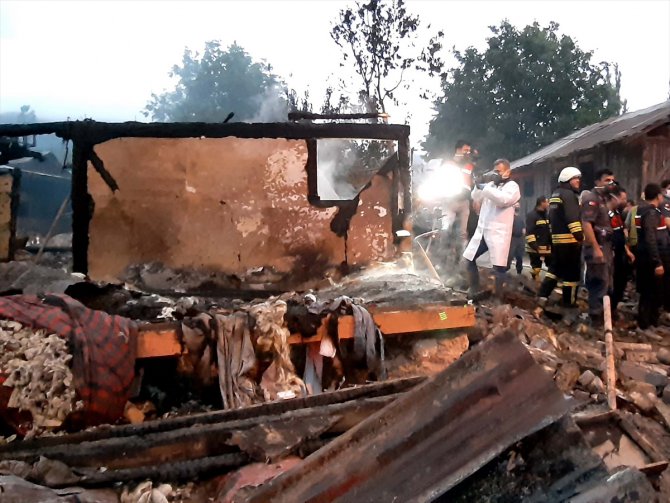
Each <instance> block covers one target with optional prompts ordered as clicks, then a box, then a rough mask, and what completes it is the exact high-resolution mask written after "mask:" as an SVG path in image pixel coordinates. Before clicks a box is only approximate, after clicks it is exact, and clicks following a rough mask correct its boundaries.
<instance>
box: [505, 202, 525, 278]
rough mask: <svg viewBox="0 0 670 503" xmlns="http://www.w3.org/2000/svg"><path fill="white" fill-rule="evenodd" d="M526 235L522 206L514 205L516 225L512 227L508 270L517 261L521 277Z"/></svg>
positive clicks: (517, 269) (517, 270)
mask: <svg viewBox="0 0 670 503" xmlns="http://www.w3.org/2000/svg"><path fill="white" fill-rule="evenodd" d="M525 233H526V224H525V222H524V219H523V217H522V216H521V205H520V204H519V203H516V204H515V205H514V225H512V243H511V245H510V250H509V254H508V257H507V269H510V268H511V267H512V261H513V260H514V261H516V273H517V274H518V275H520V274H521V273H522V272H523V252H524V246H523V243H524V234H525Z"/></svg>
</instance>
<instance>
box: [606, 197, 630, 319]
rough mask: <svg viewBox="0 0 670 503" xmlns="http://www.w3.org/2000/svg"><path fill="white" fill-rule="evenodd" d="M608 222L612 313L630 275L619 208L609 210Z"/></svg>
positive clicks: (620, 298)
mask: <svg viewBox="0 0 670 503" xmlns="http://www.w3.org/2000/svg"><path fill="white" fill-rule="evenodd" d="M609 217H610V224H611V226H612V249H613V250H614V264H613V266H614V268H613V272H612V288H611V291H612V314H614V312H615V311H616V309H617V306H618V304H619V302H621V300H622V299H623V294H624V292H625V290H626V285H627V284H628V277H629V276H630V264H629V263H628V255H627V254H626V233H625V231H624V221H623V216H622V215H621V212H620V211H619V210H610V211H609Z"/></svg>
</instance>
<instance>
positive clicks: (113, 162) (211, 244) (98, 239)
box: [88, 138, 395, 288]
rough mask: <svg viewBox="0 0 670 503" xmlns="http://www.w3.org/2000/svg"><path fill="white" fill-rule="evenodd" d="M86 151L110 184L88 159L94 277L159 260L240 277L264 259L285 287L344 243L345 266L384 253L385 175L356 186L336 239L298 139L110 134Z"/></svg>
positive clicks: (387, 219)
mask: <svg viewBox="0 0 670 503" xmlns="http://www.w3.org/2000/svg"><path fill="white" fill-rule="evenodd" d="M95 151H96V153H97V154H98V155H99V156H100V158H101V159H102V160H103V162H104V163H105V167H106V169H107V170H108V171H109V172H110V173H111V175H112V176H113V177H114V178H115V179H116V181H117V183H118V185H119V190H118V191H117V192H116V193H115V194H112V192H111V191H110V189H109V188H108V187H107V185H106V184H105V183H104V182H103V181H102V179H101V178H100V176H99V175H98V174H97V173H96V172H95V171H94V169H93V168H92V166H90V165H89V169H88V177H89V182H88V183H89V192H90V194H91V196H92V197H93V200H94V203H95V209H94V213H93V218H92V220H91V224H90V231H89V235H90V244H89V250H88V264H89V274H90V276H91V277H92V278H94V279H111V278H118V277H119V276H120V275H122V273H123V272H124V270H125V269H126V268H127V267H128V266H130V265H133V264H138V263H147V262H162V263H163V264H165V265H167V266H170V267H173V268H188V269H197V270H216V271H218V272H224V273H227V274H231V275H233V274H234V275H236V276H238V277H240V278H244V276H245V274H247V272H248V271H249V270H250V269H253V268H259V267H266V268H271V269H272V270H274V271H276V272H277V273H278V277H280V278H281V279H280V280H278V281H280V282H281V284H282V286H283V287H285V288H290V287H292V286H295V285H297V284H299V283H300V282H301V281H303V280H305V279H306V278H305V276H319V275H322V274H323V272H324V271H325V270H326V269H327V268H329V267H336V266H339V265H340V264H342V263H343V262H345V252H346V259H347V263H348V264H349V265H350V266H360V265H365V264H368V263H370V262H372V261H376V260H388V259H390V258H392V257H393V256H394V253H395V249H394V246H393V244H392V238H393V236H392V215H391V211H390V210H389V207H390V201H391V185H392V184H391V179H390V176H389V177H386V176H379V175H377V176H375V177H374V179H373V180H372V184H371V187H370V188H369V189H367V190H364V191H363V192H362V194H361V200H360V204H359V207H358V212H357V213H356V214H355V215H354V217H353V218H352V220H351V226H350V229H349V234H348V239H347V242H346V246H345V239H344V238H343V237H338V236H337V235H336V234H335V233H333V232H332V231H331V229H330V223H331V220H332V219H333V217H334V216H335V214H336V213H337V211H338V209H337V208H336V207H328V208H317V207H315V206H312V205H310V203H309V202H308V199H307V195H308V183H307V170H306V165H307V155H308V154H307V145H306V141H304V140H284V139H240V138H221V139H213V138H202V139H198V138H180V139H156V138H119V139H115V140H111V141H108V142H105V143H103V144H100V145H97V146H96V147H95Z"/></svg>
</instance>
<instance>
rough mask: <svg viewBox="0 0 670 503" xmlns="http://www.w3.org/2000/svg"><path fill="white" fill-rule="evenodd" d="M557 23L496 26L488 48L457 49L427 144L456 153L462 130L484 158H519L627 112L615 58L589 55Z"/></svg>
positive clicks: (436, 152) (431, 148) (432, 148)
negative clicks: (596, 58) (602, 59)
mask: <svg viewBox="0 0 670 503" xmlns="http://www.w3.org/2000/svg"><path fill="white" fill-rule="evenodd" d="M558 28H559V26H558V24H556V23H553V22H552V23H550V24H549V26H548V27H540V25H539V24H538V23H537V22H536V23H533V24H532V25H529V26H526V27H525V28H523V29H522V30H518V29H517V28H515V27H514V26H512V25H511V24H510V23H509V22H508V21H506V20H505V21H503V22H502V23H501V24H500V26H491V27H490V29H491V32H492V35H491V36H490V37H489V38H488V39H487V47H486V50H484V51H483V52H480V51H478V50H477V49H475V48H473V47H469V48H467V49H466V50H465V51H463V52H460V51H456V50H455V51H454V54H455V57H456V60H457V62H458V65H457V66H456V67H455V68H452V69H451V70H449V71H448V72H446V74H445V75H444V76H443V79H442V90H443V95H442V97H441V98H440V99H438V100H437V101H436V103H435V108H436V112H437V113H436V115H435V117H434V119H433V120H432V121H431V123H430V129H429V133H428V138H427V140H426V142H425V143H424V148H425V149H426V150H427V151H428V152H429V153H430V154H432V155H433V156H436V157H437V156H443V155H445V154H450V152H451V151H452V148H453V145H454V143H455V142H456V141H457V139H459V138H464V139H467V140H469V141H472V142H473V143H474V144H475V145H476V146H477V147H478V149H479V151H480V152H481V153H482V161H484V162H485V163H486V164H485V165H486V166H488V163H489V162H491V161H492V160H493V159H495V158H496V157H507V158H510V159H517V158H520V157H522V156H524V155H527V154H529V153H531V152H533V151H535V150H537V149H539V148H541V147H542V146H544V145H547V144H549V143H551V142H552V141H554V140H556V139H558V138H561V137H563V136H566V135H568V134H569V133H570V132H572V131H573V130H575V129H578V128H581V127H584V126H587V125H589V124H592V123H595V122H599V121H602V120H604V119H606V118H608V117H612V116H614V115H617V114H619V113H620V112H621V109H622V106H623V105H624V104H623V103H622V101H621V98H620V96H619V89H620V83H621V73H620V72H619V69H618V66H617V65H616V64H611V63H607V62H601V63H598V64H594V63H592V62H591V59H592V56H593V54H592V52H590V51H583V50H582V49H580V48H579V47H578V46H577V44H576V42H575V41H574V40H573V39H572V38H571V37H569V36H567V35H560V34H559V33H558Z"/></svg>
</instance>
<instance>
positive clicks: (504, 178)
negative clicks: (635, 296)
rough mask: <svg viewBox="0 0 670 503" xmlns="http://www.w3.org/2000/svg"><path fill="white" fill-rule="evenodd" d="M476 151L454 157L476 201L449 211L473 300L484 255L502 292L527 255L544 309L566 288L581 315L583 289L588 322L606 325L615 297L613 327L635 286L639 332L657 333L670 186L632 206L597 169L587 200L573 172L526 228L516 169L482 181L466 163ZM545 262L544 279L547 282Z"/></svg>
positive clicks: (668, 260)
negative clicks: (605, 307)
mask: <svg viewBox="0 0 670 503" xmlns="http://www.w3.org/2000/svg"><path fill="white" fill-rule="evenodd" d="M471 148H472V147H471V145H470V144H469V143H467V142H459V143H458V144H457V149H456V155H455V157H454V160H455V161H456V162H459V161H460V162H461V164H462V166H463V174H464V176H465V177H466V178H465V180H466V181H467V179H468V178H467V177H470V181H471V186H472V191H471V193H470V197H469V198H468V202H463V201H461V200H459V202H458V205H457V206H454V207H453V208H451V209H449V208H447V212H446V215H447V217H448V220H447V222H448V224H447V225H452V224H453V223H456V222H460V223H461V225H460V226H459V229H460V232H459V233H458V235H457V236H454V235H453V234H452V238H456V239H457V240H463V242H464V243H467V244H466V245H465V251H464V252H463V254H462V256H463V258H464V260H465V266H466V267H465V269H466V271H467V276H468V281H469V289H468V293H469V294H470V295H471V296H476V295H477V294H478V292H480V284H479V271H478V267H477V259H478V258H479V257H480V256H482V255H483V254H484V253H486V252H487V251H488V252H489V255H490V261H491V265H492V267H493V274H494V277H495V291H496V293H498V294H500V293H501V292H502V290H503V287H504V283H505V281H506V278H507V271H508V270H509V269H510V267H511V263H512V261H513V259H516V269H517V272H519V273H521V271H522V267H523V265H522V264H523V254H524V251H525V252H526V253H528V255H529V259H530V265H531V275H532V276H533V278H535V279H536V280H538V281H540V279H542V281H541V284H540V288H539V303H540V305H545V304H546V303H547V302H548V298H549V296H550V294H551V292H552V291H553V290H554V289H555V288H556V287H557V286H559V285H560V286H561V288H562V300H561V304H562V306H564V307H565V308H574V307H575V306H576V300H577V289H578V287H579V285H580V284H583V285H584V286H585V287H586V289H587V291H588V306H589V317H590V319H591V323H592V324H593V325H594V326H601V325H602V323H603V299H604V297H605V296H606V295H609V296H610V299H611V308H612V317H613V319H615V320H616V319H617V317H618V315H617V307H618V305H619V303H620V302H621V301H622V299H623V295H624V292H625V290H626V287H627V285H628V282H629V281H630V280H631V279H633V278H634V279H635V281H636V286H637V291H638V292H639V304H638V325H639V327H640V328H642V329H646V328H649V327H652V326H655V325H657V324H658V323H659V317H660V314H661V309H664V310H665V311H666V312H667V313H669V314H670V180H667V181H664V182H662V183H661V184H660V185H659V184H655V183H650V184H648V185H647V186H646V187H645V188H644V193H643V194H642V198H643V199H642V200H641V201H640V202H639V204H638V205H635V204H634V203H633V201H629V199H628V194H627V192H626V190H625V189H624V188H623V187H622V186H621V185H619V183H618V182H617V180H616V177H615V176H614V173H613V172H612V171H611V170H609V169H601V170H599V171H597V172H596V173H595V183H594V187H593V188H592V189H591V190H584V191H583V192H582V191H581V190H582V173H581V172H580V170H579V169H577V168H575V167H566V168H564V169H563V170H562V171H561V172H560V174H559V176H558V185H557V187H556V189H555V191H554V192H553V193H552V194H551V196H550V197H549V198H546V197H539V198H538V199H537V201H536V205H535V207H534V208H533V209H532V210H531V211H530V212H529V213H528V214H527V215H526V216H525V220H524V218H523V216H522V215H521V214H520V205H519V202H520V199H521V191H520V188H519V185H518V183H517V182H515V181H514V180H513V179H512V177H511V174H512V170H511V167H510V163H509V161H508V160H506V159H498V160H497V161H495V162H494V166H493V170H492V172H489V173H487V174H486V175H485V176H484V177H480V179H475V178H474V177H473V175H472V171H473V165H472V163H471V162H470V160H469V159H468V155H467V153H468V152H470V151H471ZM466 185H467V184H466ZM468 221H469V223H468ZM475 222H476V225H475ZM543 263H544V266H545V267H546V268H547V271H546V273H545V274H544V277H543V278H541V271H542V265H543Z"/></svg>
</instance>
